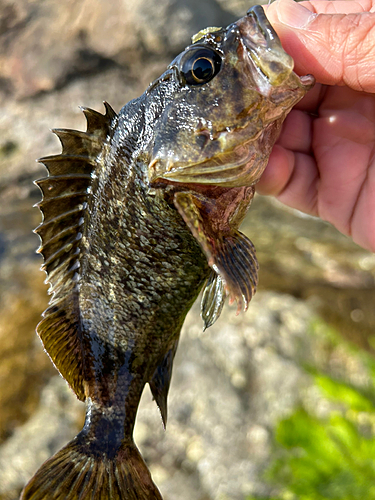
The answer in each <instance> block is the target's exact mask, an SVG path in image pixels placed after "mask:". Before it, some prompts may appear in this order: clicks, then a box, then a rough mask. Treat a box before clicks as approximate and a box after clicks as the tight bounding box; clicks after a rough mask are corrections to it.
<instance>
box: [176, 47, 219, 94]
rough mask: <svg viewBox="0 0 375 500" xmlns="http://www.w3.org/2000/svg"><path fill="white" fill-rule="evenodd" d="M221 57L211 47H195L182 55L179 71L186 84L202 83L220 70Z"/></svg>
mask: <svg viewBox="0 0 375 500" xmlns="http://www.w3.org/2000/svg"><path fill="white" fill-rule="evenodd" d="M220 66H221V57H220V55H219V54H218V53H217V52H216V51H215V50H213V49H209V48H207V47H196V48H193V49H190V50H189V51H187V52H186V54H185V55H184V56H183V58H182V60H181V63H180V73H181V75H182V76H183V78H184V80H185V81H186V83H187V84H188V85H203V84H204V83H207V82H209V81H210V80H212V78H213V77H214V76H215V75H217V73H218V72H219V71H220Z"/></svg>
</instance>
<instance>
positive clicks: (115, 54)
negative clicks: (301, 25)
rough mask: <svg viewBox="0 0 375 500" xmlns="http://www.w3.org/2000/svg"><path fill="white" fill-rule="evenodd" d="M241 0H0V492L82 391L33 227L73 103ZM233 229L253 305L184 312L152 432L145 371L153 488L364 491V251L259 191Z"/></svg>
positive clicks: (172, 51) (164, 60)
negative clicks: (53, 345) (48, 347)
mask: <svg viewBox="0 0 375 500" xmlns="http://www.w3.org/2000/svg"><path fill="white" fill-rule="evenodd" d="M251 5H252V4H251V2H250V1H245V0H205V1H203V2H202V1H199V0H158V1H156V0H154V1H152V0H112V1H111V2H108V1H104V0H74V1H73V0H65V1H63V2H59V1H57V0H17V1H15V2H12V1H7V0H0V500H14V499H16V498H18V495H19V493H20V490H21V488H22V486H23V485H24V484H25V482H26V481H27V480H28V479H29V478H30V477H31V475H32V474H33V473H34V472H35V470H36V469H37V468H38V467H39V465H40V464H41V463H42V462H43V461H44V460H46V459H47V458H48V457H50V456H51V455H52V454H53V453H54V452H55V451H56V450H57V449H58V448H60V447H62V446H63V445H64V444H66V443H67V441H68V440H70V439H71V438H72V437H73V436H74V435H75V434H76V433H77V432H78V431H79V430H80V429H81V426H82V423H83V419H84V405H83V404H82V403H79V402H78V401H77V400H76V398H75V396H74V395H73V394H72V393H71V391H70V390H69V389H68V388H67V386H66V384H65V382H64V381H63V379H62V378H60V377H59V376H58V374H57V372H56V370H55V369H54V368H53V366H52V364H51V362H50V360H49V359H48V357H47V355H46V354H45V353H44V352H43V349H42V346H41V344H40V342H39V339H38V338H37V336H36V335H35V326H36V324H37V323H38V321H39V319H40V315H41V313H42V311H43V310H44V309H45V307H46V305H47V300H48V298H47V286H46V285H44V284H43V281H44V278H45V275H44V273H42V272H40V271H39V267H40V265H41V263H42V262H41V257H40V256H38V255H36V254H35V250H36V248H37V247H38V245H39V241H38V238H37V236H36V235H34V234H33V233H32V229H33V228H34V227H36V226H37V225H38V224H39V223H40V221H41V215H40V212H39V210H38V209H36V208H32V206H33V204H34V203H36V202H37V201H39V199H40V194H39V191H38V189H37V188H36V187H35V186H34V185H33V183H32V182H33V180H34V179H37V178H39V177H43V176H45V175H46V172H45V169H44V167H43V166H41V165H39V164H37V163H35V159H36V158H38V157H40V156H45V155H48V154H57V153H58V152H59V151H60V147H59V143H58V140H57V138H56V137H55V136H54V135H53V134H51V133H50V131H49V129H50V128H53V127H66V128H74V129H83V130H84V129H85V120H84V117H83V115H82V113H81V111H80V110H79V108H78V106H79V105H84V106H88V107H91V108H94V109H97V110H99V111H102V112H103V106H102V101H103V100H107V101H108V102H109V103H110V104H111V105H112V106H113V108H114V109H115V110H116V111H119V110H120V108H121V107H122V106H123V105H124V104H125V103H126V102H127V101H129V100H130V99H131V98H133V97H136V96H138V95H140V94H141V93H142V92H143V91H144V90H145V89H146V87H147V85H148V84H149V82H151V81H152V80H153V79H154V78H156V77H157V76H158V75H159V74H161V73H162V72H163V71H164V69H165V68H166V66H167V64H168V63H169V62H170V60H171V59H172V58H174V56H175V55H176V54H177V53H179V52H180V51H181V50H182V49H183V48H184V47H185V46H186V45H187V44H188V43H189V41H190V36H191V35H193V34H194V33H196V32H197V31H199V30H200V29H202V28H204V27H206V26H222V25H226V24H228V23H230V22H232V21H234V20H235V19H236V18H238V17H240V16H242V15H244V14H245V12H246V11H247V9H248V8H249V7H251ZM243 230H244V232H246V234H247V235H248V236H249V237H250V238H251V239H252V241H253V242H254V244H255V246H256V249H257V252H258V260H259V262H260V266H261V270H260V287H259V291H258V293H257V295H256V297H255V298H254V299H253V301H252V303H251V306H250V309H249V311H248V312H247V313H246V314H244V313H242V314H240V315H239V316H237V317H236V316H235V308H230V307H228V306H226V307H225V309H224V311H223V314H222V316H221V318H220V320H219V321H218V322H217V324H215V325H214V326H213V327H212V328H210V329H209V330H208V331H206V332H205V333H204V334H203V333H202V322H201V319H200V318H199V306H198V305H196V306H195V307H194V308H193V310H192V311H191V312H190V314H189V316H188V318H187V321H186V323H185V326H184V329H183V335H182V341H181V343H180V347H179V351H178V354H177V358H176V362H175V367H174V376H173V382H172V386H171V390H170V398H169V423H168V427H167V431H166V432H164V431H163V429H162V425H161V419H160V416H159V413H158V410H157V408H156V405H155V403H153V402H152V401H151V396H150V391H149V389H148V387H146V390H145V393H144V396H143V400H142V404H141V408H140V410H139V414H138V421H137V425H136V431H135V438H136V442H137V443H138V445H139V447H140V448H141V450H142V453H143V455H144V457H145V459H146V461H147V463H148V464H149V466H150V469H151V471H152V475H153V477H154V480H155V482H156V483H157V484H158V486H159V488H160V490H161V492H162V494H163V496H164V499H165V500H174V499H179V500H229V499H230V500H232V499H233V500H255V499H257V500H266V499H267V500H271V499H272V500H294V499H296V500H297V499H301V500H321V499H335V500H343V499H348V500H356V499H361V500H362V499H365V498H366V499H367V500H371V499H375V481H374V479H375V460H374V457H375V358H374V350H375V331H374V327H375V307H374V289H375V281H374V277H375V255H374V254H371V253H369V252H366V251H365V250H363V249H361V248H360V247H358V246H356V245H355V244H354V243H352V242H351V241H350V240H349V239H347V238H345V237H344V236H342V235H341V234H339V233H338V232H337V231H336V230H335V229H333V228H332V227H331V226H330V225H328V224H326V223H324V222H322V221H320V220H316V219H314V218H311V217H307V216H304V215H302V214H300V213H297V212H296V211H292V210H289V209H286V208H285V207H283V206H281V205H280V204H278V203H277V202H275V201H274V200H272V199H268V198H262V197H259V196H258V197H256V199H255V201H254V203H253V206H252V208H251V210H250V212H249V214H248V217H247V219H246V221H245V223H244V225H243Z"/></svg>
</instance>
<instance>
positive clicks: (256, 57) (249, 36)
mask: <svg viewBox="0 0 375 500" xmlns="http://www.w3.org/2000/svg"><path fill="white" fill-rule="evenodd" d="M235 25H236V26H237V27H238V29H239V31H240V34H241V41H242V45H243V48H244V49H245V50H246V53H247V55H248V57H249V60H250V61H251V62H252V65H253V67H254V69H255V71H252V75H253V77H254V79H255V82H256V84H257V86H258V89H259V90H260V91H261V92H262V93H264V94H267V95H268V94H269V93H270V91H272V88H273V87H276V86H279V85H281V84H283V82H285V80H287V79H288V78H289V76H290V75H291V74H292V73H293V68H294V61H293V58H292V57H291V56H290V55H289V54H287V53H286V52H285V50H284V49H283V47H282V45H281V42H280V39H279V37H278V35H277V33H276V31H275V30H274V29H273V27H272V26H271V24H270V22H269V21H268V19H267V17H266V15H265V13H264V10H263V8H262V7H261V6H260V5H255V6H254V7H252V8H251V9H249V10H248V11H247V14H246V16H245V17H242V18H241V19H239V20H238V21H237V22H236V23H235ZM295 76H296V78H297V79H298V81H299V84H300V85H301V87H302V88H303V89H306V90H308V89H310V88H311V87H312V86H313V85H314V83H315V80H314V78H313V77H312V76H311V75H307V76H303V77H301V78H300V77H298V76H297V75H295Z"/></svg>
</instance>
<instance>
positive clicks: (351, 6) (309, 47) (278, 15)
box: [267, 0, 375, 92]
mask: <svg viewBox="0 0 375 500" xmlns="http://www.w3.org/2000/svg"><path fill="white" fill-rule="evenodd" d="M366 8H367V9H369V10H371V9H373V3H372V2H370V1H369V0H367V1H366V0H362V1H356V2H353V1H350V0H348V1H339V2H322V1H315V2H303V4H299V3H297V2H293V1H292V0H278V1H277V2H275V3H274V4H271V5H270V6H269V8H268V9H267V17H268V18H269V20H270V22H271V23H272V25H273V26H274V28H275V29H276V31H277V33H278V35H279V36H280V39H281V42H282V44H283V47H284V49H285V50H286V51H287V52H288V53H289V54H290V55H291V56H292V57H293V59H294V61H295V67H296V72H297V73H299V74H307V73H312V74H313V75H314V76H315V78H316V80H317V81H318V82H320V83H324V84H328V85H343V84H344V85H348V86H349V87H351V88H352V89H354V90H364V91H366V92H375V71H374V61H375V44H374V38H375V12H364V10H365V9H366ZM340 10H341V11H342V12H341V13H336V12H339V11H340ZM321 12H324V13H321ZM325 12H335V13H325Z"/></svg>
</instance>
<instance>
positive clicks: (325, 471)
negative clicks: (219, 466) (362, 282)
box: [247, 319, 375, 500]
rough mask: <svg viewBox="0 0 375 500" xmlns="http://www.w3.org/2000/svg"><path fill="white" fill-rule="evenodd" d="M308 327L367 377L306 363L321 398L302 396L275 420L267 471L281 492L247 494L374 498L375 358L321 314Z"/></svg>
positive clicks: (307, 499) (312, 499)
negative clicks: (307, 401)
mask: <svg viewBox="0 0 375 500" xmlns="http://www.w3.org/2000/svg"><path fill="white" fill-rule="evenodd" d="M310 333H311V334H312V335H314V336H317V337H318V340H319V341H320V342H322V343H324V344H325V348H326V349H332V350H333V349H335V348H337V347H339V348H340V350H341V351H343V352H345V353H346V354H347V355H348V359H351V360H352V362H353V363H358V364H359V365H361V367H362V370H363V373H364V374H367V377H366V376H365V377H362V379H361V380H359V381H358V380H356V379H355V378H354V379H353V380H350V379H348V377H347V375H346V376H343V377H342V378H340V377H339V376H337V374H336V376H333V375H332V374H330V373H329V369H328V368H327V366H326V367H325V368H316V367H315V368H314V367H312V366H309V367H306V369H307V371H308V372H309V373H311V375H312V377H313V381H314V388H315V389H317V391H318V392H319V394H320V398H321V399H320V401H319V402H318V404H317V407H314V406H312V405H311V404H310V405H308V404H304V402H303V401H302V403H301V405H300V406H299V407H298V408H296V409H295V411H294V412H293V413H292V414H291V415H290V416H288V417H287V418H284V419H282V420H281V421H279V422H278V423H277V425H276V426H275V430H274V442H273V453H272V456H273V459H272V461H271V463H270V465H269V467H268V468H267V470H266V471H265V473H264V481H265V483H267V484H268V485H270V488H271V491H273V492H275V491H277V495H275V494H274V493H273V494H271V496H267V497H264V496H262V497H253V496H251V497H248V498H247V500H362V499H366V500H373V499H375V360H374V358H373V357H372V356H371V355H369V354H368V353H366V352H364V351H362V350H361V349H359V348H358V347H357V346H355V345H353V344H351V343H347V342H344V341H343V340H342V339H341V338H340V337H339V336H338V334H337V333H336V332H335V330H334V329H333V328H332V327H331V326H329V325H327V324H326V323H324V322H323V321H322V320H321V319H318V320H316V321H314V322H313V323H312V325H311V332H310ZM322 403H323V404H322Z"/></svg>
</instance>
